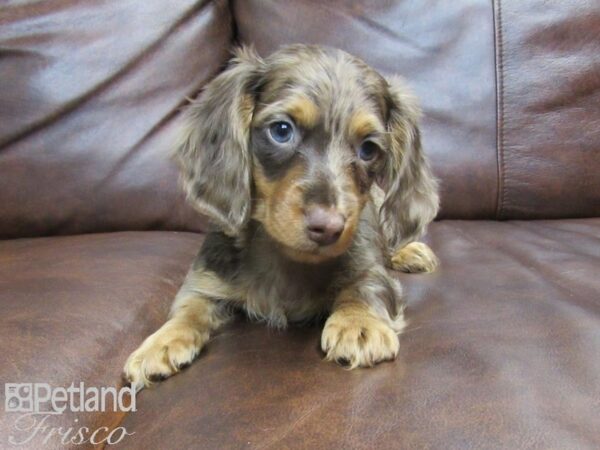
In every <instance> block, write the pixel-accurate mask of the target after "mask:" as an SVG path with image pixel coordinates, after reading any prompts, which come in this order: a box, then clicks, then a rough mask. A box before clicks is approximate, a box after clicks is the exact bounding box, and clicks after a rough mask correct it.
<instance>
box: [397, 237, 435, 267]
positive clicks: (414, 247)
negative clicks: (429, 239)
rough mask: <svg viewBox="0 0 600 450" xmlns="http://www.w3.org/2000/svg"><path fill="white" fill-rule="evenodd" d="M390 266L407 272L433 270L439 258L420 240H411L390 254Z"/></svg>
mask: <svg viewBox="0 0 600 450" xmlns="http://www.w3.org/2000/svg"><path fill="white" fill-rule="evenodd" d="M391 262H392V268H393V269H395V270H400V271H402V272H408V273H418V272H433V271H434V270H435V269H436V268H437V266H438V265H439V260H438V258H437V256H435V253H433V250H431V248H429V246H428V245H426V244H423V243H422V242H411V243H410V244H407V245H406V246H404V247H403V248H401V249H400V250H398V251H397V252H396V253H395V254H394V255H392V261H391Z"/></svg>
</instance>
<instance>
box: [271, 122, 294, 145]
mask: <svg viewBox="0 0 600 450" xmlns="http://www.w3.org/2000/svg"><path fill="white" fill-rule="evenodd" d="M269 133H270V134H271V137H272V138H273V140H274V141H275V142H278V143H280V144H285V143H286V142H289V141H291V140H292V137H293V136H294V127H293V126H292V124H291V123H289V122H283V121H281V122H275V123H273V124H271V126H270V127H269Z"/></svg>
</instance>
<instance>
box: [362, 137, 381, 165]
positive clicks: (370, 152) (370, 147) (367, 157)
mask: <svg viewBox="0 0 600 450" xmlns="http://www.w3.org/2000/svg"><path fill="white" fill-rule="evenodd" d="M378 154H379V146H378V145H377V144H376V143H375V142H373V141H365V142H363V143H362V144H360V147H359V149H358V157H359V158H360V159H362V160H363V161H372V160H373V159H375V158H376V157H377V155H378Z"/></svg>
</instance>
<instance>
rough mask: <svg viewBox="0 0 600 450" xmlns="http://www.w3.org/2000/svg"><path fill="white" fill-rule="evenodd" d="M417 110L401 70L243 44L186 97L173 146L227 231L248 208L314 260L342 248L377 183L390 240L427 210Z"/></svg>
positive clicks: (189, 185) (195, 194)
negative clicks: (261, 51)
mask: <svg viewBox="0 0 600 450" xmlns="http://www.w3.org/2000/svg"><path fill="white" fill-rule="evenodd" d="M417 118H418V110H417V108H416V106H415V102H414V100H413V99H412V98H411V97H410V96H409V95H408V94H407V91H406V89H405V88H403V87H402V86H401V84H400V82H399V81H398V80H386V79H384V78H383V77H381V76H380V75H379V74H377V73H376V72H375V71H374V70H373V69H371V68H369V67H368V66H367V65H366V64H365V63H363V62H362V61H360V60H359V59H357V58H355V57H353V56H350V55H348V54H347V53H344V52H342V51H340V50H334V49H326V48H321V47H311V46H300V45H296V46H291V47H286V48H283V49H282V50H280V51H278V52H276V53H274V54H273V55H271V56H270V57H269V58H267V59H265V60H263V59H261V58H260V57H258V56H257V55H256V54H255V53H253V52H252V51H250V50H248V49H241V50H239V51H238V52H237V55H236V57H235V58H234V59H233V60H232V62H231V64H230V66H229V68H228V69H227V70H225V71H224V72H223V73H222V74H221V75H219V76H218V77H216V78H215V79H214V80H213V81H212V82H211V83H209V84H208V86H207V87H206V89H205V90H204V91H203V93H202V94H201V95H200V97H199V98H198V99H197V100H196V101H194V102H193V103H192V104H191V105H190V107H189V108H188V110H187V112H186V116H185V126H184V132H183V135H182V142H181V143H180V145H179V146H178V149H177V155H178V157H179V160H180V163H181V166H182V171H183V180H184V186H185V189H186V192H187V194H188V197H189V198H190V199H191V201H192V203H193V204H194V205H195V206H196V207H197V209H199V210H200V211H201V212H202V213H204V214H206V215H208V216H209V217H210V218H211V219H212V221H213V222H214V223H215V224H216V225H217V226H219V227H220V228H221V229H223V231H225V232H226V233H228V234H230V235H236V234H238V233H239V232H240V231H241V230H242V229H243V228H244V227H245V225H246V224H247V222H248V220H250V218H254V219H255V220H257V221H259V222H261V223H262V224H263V226H264V228H265V229H266V231H267V232H268V233H269V234H270V236H271V237H272V238H273V239H274V240H275V241H277V242H278V243H279V244H280V245H281V247H282V249H283V250H284V252H285V253H286V254H287V255H288V256H289V257H291V258H292V259H295V260H298V261H305V262H320V261H323V260H326V259H329V258H333V257H336V256H339V255H341V254H342V253H343V252H344V251H345V250H346V249H347V248H348V246H349V245H350V243H351V242H352V238H353V236H354V233H355V231H356V229H357V226H358V221H359V217H360V213H361V211H362V208H363V207H364V205H365V203H366V202H367V200H368V199H369V196H370V190H371V187H372V185H373V183H375V182H377V183H378V184H379V185H380V186H381V187H382V188H383V190H384V191H385V199H384V201H383V206H382V208H381V211H380V216H381V223H382V228H383V232H384V234H385V236H386V237H387V239H388V241H389V244H390V245H392V246H398V245H400V244H401V243H402V242H405V241H408V240H409V239H412V238H414V236H415V235H416V234H418V233H419V232H420V231H421V230H422V228H423V226H424V225H425V224H426V223H427V222H429V221H430V220H432V219H433V216H434V215H435V213H436V211H437V203H438V200H437V193H436V186H435V181H434V180H433V178H432V177H431V175H430V172H429V169H428V167H427V164H426V161H425V160H424V157H423V155H422V152H421V148H420V140H419V131H418V129H417Z"/></svg>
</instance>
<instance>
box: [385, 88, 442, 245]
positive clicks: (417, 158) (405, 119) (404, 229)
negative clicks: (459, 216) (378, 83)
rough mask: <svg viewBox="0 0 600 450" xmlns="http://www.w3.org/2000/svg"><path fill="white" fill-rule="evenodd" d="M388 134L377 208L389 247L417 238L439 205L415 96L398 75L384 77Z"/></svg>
mask: <svg viewBox="0 0 600 450" xmlns="http://www.w3.org/2000/svg"><path fill="white" fill-rule="evenodd" d="M388 106H389V116H388V124H387V131H388V133H389V135H390V148H389V153H388V158H387V161H386V164H385V166H384V169H383V176H382V182H381V184H382V188H383V190H384V191H385V198H384V200H383V204H382V206H381V210H380V218H381V224H382V227H383V233H384V235H385V237H386V239H387V241H388V244H389V246H390V248H392V249H393V250H397V249H400V248H402V247H404V246H405V245H406V244H408V243H410V242H411V241H414V240H415V239H418V238H419V237H420V236H421V234H423V232H424V230H425V227H426V225H427V224H428V223H429V222H431V221H432V220H433V219H434V217H435V215H436V214H437V211H438V209H439V197H438V184H437V180H436V179H435V178H434V177H433V175H432V174H431V171H430V169H429V164H428V162H427V159H426V158H425V155H424V153H423V149H422V148H421V137H420V132H419V128H418V120H419V116H420V111H419V109H418V106H417V102H416V99H415V98H414V97H413V96H412V94H410V91H409V90H408V89H407V88H406V87H405V86H404V84H403V81H402V80H401V79H399V78H391V79H389V80H388Z"/></svg>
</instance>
